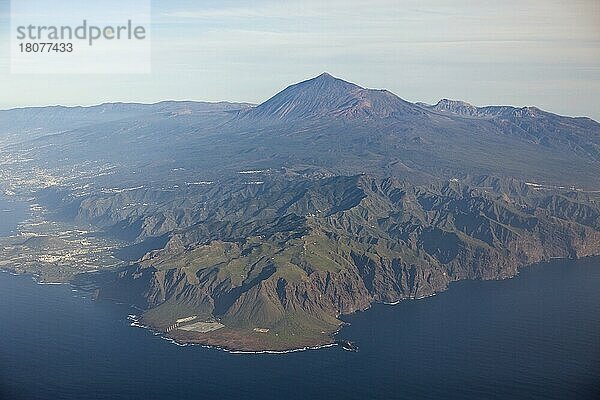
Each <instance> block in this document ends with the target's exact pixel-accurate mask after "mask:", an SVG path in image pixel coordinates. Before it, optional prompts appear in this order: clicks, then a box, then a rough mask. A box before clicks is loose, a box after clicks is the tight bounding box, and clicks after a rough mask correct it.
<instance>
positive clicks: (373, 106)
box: [245, 72, 423, 121]
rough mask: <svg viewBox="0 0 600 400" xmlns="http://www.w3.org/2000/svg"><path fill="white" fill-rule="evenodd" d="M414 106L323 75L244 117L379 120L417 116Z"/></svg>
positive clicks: (381, 91) (275, 97) (288, 89)
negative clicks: (404, 115) (407, 115)
mask: <svg viewBox="0 0 600 400" xmlns="http://www.w3.org/2000/svg"><path fill="white" fill-rule="evenodd" d="M420 113H423V110H422V109H420V108H419V107H418V106H416V105H414V104H411V103H409V102H407V101H405V100H402V99H401V98H399V97H398V96H396V95H395V94H393V93H391V92H389V91H387V90H375V89H365V88H363V87H360V86H358V85H355V84H353V83H350V82H346V81H344V80H342V79H339V78H335V77H333V76H331V75H330V74H328V73H326V72H325V73H323V74H321V75H319V76H317V77H316V78H312V79H309V80H306V81H304V82H300V83H297V84H295V85H291V86H289V87H287V88H286V89H285V90H283V91H281V92H280V93H278V94H276V95H275V96H273V97H272V98H270V99H269V100H267V101H266V102H264V103H262V104H261V105H259V106H258V107H256V108H254V109H253V110H251V111H249V112H248V113H247V114H246V115H245V117H249V118H252V119H275V120H282V121H295V120H307V119H314V118H327V117H332V118H343V117H346V118H357V119H379V118H388V117H394V116H400V115H403V114H409V115H413V114H420Z"/></svg>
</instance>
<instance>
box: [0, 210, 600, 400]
mask: <svg viewBox="0 0 600 400" xmlns="http://www.w3.org/2000/svg"><path fill="white" fill-rule="evenodd" d="M5 221H6V220H4V219H0V222H2V223H4V222H5ZM10 230H11V229H7V231H10ZM131 313H135V310H132V309H131V308H130V307H128V306H127V305H123V304H115V303H111V302H105V301H92V300H91V299H90V298H89V297H87V296H86V295H85V294H84V293H81V292H75V291H73V290H72V288H71V287H70V286H68V285H61V286H56V285H38V284H36V283H35V282H34V281H33V280H32V279H31V278H30V277H26V276H12V275H9V274H6V273H0V399H2V400H4V399H10V400H13V399H14V400H20V399H53V400H54V399H77V400H85V399H145V400H148V399H177V400H184V399H236V400H238V399H260V400H270V399H278V400H279V399H283V400H285V399H302V400H305V399H360V400H364V399H386V400H387V399H436V400H437V399H477V400H482V399H528V400H529V399H557V400H559V399H560V400H563V399H569V400H575V399H593V398H600V258H591V259H583V260H579V261H565V260H555V261H553V262H551V263H547V264H543V265H536V266H533V267H531V268H527V269H525V270H523V271H522V272H521V274H520V275H519V276H518V277H516V278H514V279H509V280H504V281H493V282H479V281H478V282H459V283H456V284H453V285H451V287H450V289H449V290H448V291H446V292H444V293H440V294H438V295H436V296H433V297H430V298H426V299H421V300H415V301H406V302H401V303H400V304H398V305H395V306H386V305H377V306H374V307H373V308H372V309H370V310H368V311H366V312H361V313H357V314H354V315H351V316H348V317H346V321H348V322H349V323H350V324H351V325H349V326H347V327H345V328H344V329H343V330H342V331H341V332H340V334H339V336H340V338H344V339H350V340H352V341H354V342H355V343H356V344H357V345H358V347H359V351H358V352H357V353H353V352H348V351H344V350H342V349H341V348H339V347H331V348H325V349H320V350H310V351H304V352H297V353H289V354H230V353H227V352H224V351H221V350H218V349H208V348H203V347H199V346H186V347H181V346H177V345H175V344H173V343H170V342H169V341H167V340H164V339H162V338H161V337H160V336H155V335H153V334H152V333H151V332H149V331H147V330H144V329H141V328H135V327H131V326H130V321H128V320H127V316H128V314H131Z"/></svg>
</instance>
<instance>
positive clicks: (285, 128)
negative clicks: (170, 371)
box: [0, 73, 600, 351]
mask: <svg viewBox="0 0 600 400" xmlns="http://www.w3.org/2000/svg"><path fill="white" fill-rule="evenodd" d="M599 160H600V124H598V123H597V122H595V121H593V120H591V119H589V118H570V117H564V116H559V115H555V114H552V113H549V112H545V111H542V110H540V109H538V108H535V107H525V108H515V107H509V106H490V107H475V106H472V105H470V104H468V103H465V102H461V101H453V100H446V99H445V100H441V101H440V102H438V103H437V104H435V105H428V104H424V103H411V102H408V101H405V100H403V99H401V98H399V97H398V96H396V95H395V94H393V93H390V92H388V91H385V90H373V89H365V88H362V87H360V86H358V85H356V84H353V83H349V82H346V81H343V80H341V79H338V78H335V77H333V76H331V75H329V74H327V73H324V74H322V75H319V76H318V77H316V78H313V79H310V80H307V81H304V82H301V83H298V84H295V85H292V86H290V87H288V88H286V89H284V90H283V91H281V92H280V93H278V94H276V95H275V96H273V97H272V98H270V99H269V100H267V101H265V102H264V103H262V104H260V105H252V104H245V103H194V102H163V103H158V104H153V105H143V104H104V105H100V106H94V107H77V108H67V107H47V108H34V109H16V110H7V111H0V163H1V164H2V165H3V171H2V172H1V173H0V185H1V187H2V188H3V189H4V190H5V191H6V192H10V193H14V194H15V195H17V196H21V197H23V198H30V199H34V200H35V202H37V203H39V204H40V205H41V206H42V207H44V208H45V209H47V210H48V215H49V217H50V218H52V219H54V220H57V221H63V222H64V221H66V222H68V223H70V224H73V225H74V226H78V227H88V228H93V229H97V230H100V231H101V232H103V234H104V235H106V236H109V237H114V238H116V239H118V240H119V241H120V246H119V247H120V248H118V249H115V254H117V255H120V256H121V258H122V259H123V263H122V264H120V265H119V266H118V267H111V268H102V269H101V270H100V271H99V272H96V273H92V274H90V273H87V274H75V273H73V274H71V275H69V274H67V276H65V279H69V280H71V281H72V282H73V283H75V284H78V285H82V286H89V285H90V284H93V285H94V287H96V288H97V293H96V294H97V296H98V297H99V298H105V299H116V300H119V301H126V302H129V303H132V304H135V305H136V306H138V307H140V308H141V309H143V310H145V311H144V313H143V315H142V316H141V322H140V323H143V324H144V325H146V326H149V327H152V328H153V329H155V330H158V331H160V332H163V334H165V335H168V336H169V337H171V338H173V339H175V340H177V341H180V342H196V343H202V344H209V345H215V346H221V347H227V348H231V349H236V350H240V349H242V350H252V351H255V350H287V349H290V348H297V347H304V346H318V345H323V344H328V343H331V342H333V341H334V340H335V337H334V333H335V332H336V331H337V330H338V329H339V326H340V324H341V323H342V319H341V318H342V316H343V315H344V314H349V313H352V312H355V311H358V310H364V309H367V308H369V307H370V305H371V304H373V303H374V302H386V303H395V302H397V301H401V300H404V299H414V298H420V297H424V296H430V295H432V294H434V293H436V292H438V291H442V290H445V289H446V288H447V287H448V286H449V285H450V284H451V283H452V282H455V281H458V280H462V279H501V278H507V277H511V276H514V275H515V274H516V273H517V272H518V269H519V268H521V267H524V266H527V265H531V264H533V263H537V262H541V261H546V260H549V259H551V258H554V257H584V256H591V255H598V254H600V208H599V206H598V201H599V200H600V178H599V177H600V162H599ZM125 254H126V255H125ZM45 268H46V267H45ZM51 268H52V267H51V266H48V267H47V269H38V270H36V271H34V272H35V273H37V274H39V275H41V276H43V275H44V274H45V273H48V271H49V270H50V269H51ZM24 272H32V271H24ZM191 317H193V320H194V321H200V322H202V323H203V324H205V325H198V326H202V327H205V326H214V327H215V329H214V330H208V331H198V329H195V328H189V326H193V324H194V323H189V324H188V325H185V324H186V323H182V322H178V321H181V320H185V319H186V318H191ZM182 324H184V325H185V326H181V325H182ZM206 324H208V325H206ZM210 324H215V325H210ZM186 327H188V328H189V329H188V328H186ZM184 328H185V329H184Z"/></svg>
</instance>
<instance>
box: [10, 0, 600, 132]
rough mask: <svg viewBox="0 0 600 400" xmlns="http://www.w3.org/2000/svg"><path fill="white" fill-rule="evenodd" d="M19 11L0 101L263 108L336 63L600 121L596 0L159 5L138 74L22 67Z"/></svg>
mask: <svg viewBox="0 0 600 400" xmlns="http://www.w3.org/2000/svg"><path fill="white" fill-rule="evenodd" d="M48 3H50V4H51V3H52V1H51V0H49V1H48ZM9 15H10V1H9V0H0V43H2V44H3V45H2V46H1V47H0V48H1V50H0V108H13V107H24V106H40V105H55V104H62V105H91V104H99V103H103V102H116V101H135V102H146V103H147V102H158V101H162V100H198V101H243V102H253V103H260V102H262V101H264V100H266V99H268V98H269V97H271V96H272V95H274V94H275V93H276V92H278V91H280V90H281V89H283V88H285V87H286V86H288V85H290V84H292V83H295V82H298V81H302V80H305V79H308V78H310V77H313V76H316V75H318V74H320V73H322V72H324V71H327V72H329V73H331V74H332V75H334V76H337V77H340V78H343V79H345V80H348V81H351V82H355V83H357V84H359V85H361V86H364V87H371V88H386V89H388V90H390V91H392V92H394V93H395V94H397V95H398V96H400V97H402V98H404V99H406V100H409V101H423V102H427V103H436V102H437V101H438V100H439V99H441V98H450V99H459V100H464V101H467V102H469V103H471V104H474V105H478V106H483V105H497V104H502V105H514V106H528V105H534V106H538V107H540V108H542V109H544V110H548V111H551V112H555V113H558V114H563V115H571V116H589V117H592V118H594V119H596V120H599V121H600V1H598V0H564V1H558V0H519V1H516V0H503V1H498V0H494V1H488V0H479V1H467V0H455V1H452V2H450V1H447V0H369V1H364V0H360V1H354V0H345V1H341V0H327V1H323V0H304V1H285V2H284V1H271V0H254V1H232V0H219V1H213V0H210V1H197V0H196V1H187V0H171V1H168V2H167V1H153V2H152V66H151V67H152V72H151V73H149V74H138V75H136V74H105V75H103V74H94V75H89V74H68V75H56V74H52V75H50V74H35V75H33V74H32V75H22V74H11V73H10V60H9V51H8V49H7V48H8V46H7V45H4V44H5V43H6V42H8V40H9V36H8V35H9V28H8V26H9Z"/></svg>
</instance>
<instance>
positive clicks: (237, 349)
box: [0, 255, 600, 354]
mask: <svg viewBox="0 0 600 400" xmlns="http://www.w3.org/2000/svg"><path fill="white" fill-rule="evenodd" d="M587 258H600V256H597V255H596V256H585V257H579V258H577V260H582V259H587ZM570 259H571V258H568V257H561V258H552V259H549V260H544V261H540V262H537V263H532V264H528V265H523V266H521V267H519V268H517V270H516V272H515V274H513V275H511V276H502V277H498V278H497V279H485V281H503V280H508V279H513V278H516V277H518V276H519V273H520V271H521V270H522V269H526V268H527V269H528V268H531V267H534V266H536V265H544V264H547V263H550V262H553V261H560V260H570ZM0 273H6V274H9V275H12V276H27V275H29V276H30V277H31V279H32V280H33V281H34V282H35V284H37V285H47V286H63V285H69V286H70V287H71V288H72V289H73V291H77V292H85V290H82V289H81V288H80V287H78V286H76V285H74V284H73V283H72V282H43V281H40V280H39V277H38V276H35V275H32V274H19V273H15V272H14V271H11V270H7V269H0ZM460 281H464V280H458V281H453V282H450V284H449V285H448V286H447V287H446V288H445V289H444V290H441V291H437V292H434V293H431V294H429V295H424V296H420V297H411V298H406V299H400V300H398V301H395V302H383V301H374V302H372V303H371V304H370V305H369V307H367V308H365V309H363V310H357V311H355V312H353V313H349V314H344V315H340V316H338V317H343V316H346V315H352V314H355V313H357V312H359V311H361V312H365V311H367V310H369V309H371V308H372V306H374V305H376V304H381V305H386V306H396V305H398V304H399V303H401V302H403V301H407V300H423V299H427V298H430V297H433V296H436V294H437V293H442V292H445V291H447V290H449V289H450V286H451V284H452V283H456V282H460ZM94 300H96V299H94ZM107 300H108V301H111V302H114V303H115V304H125V303H122V302H117V301H115V300H110V299H107ZM128 306H129V307H130V308H132V309H135V310H137V311H140V312H143V311H144V310H141V309H139V308H138V307H135V306H133V305H131V304H129V305H128ZM126 319H127V321H129V322H130V323H129V326H130V327H135V328H141V329H145V330H148V331H149V332H151V333H152V334H153V335H154V336H159V337H160V338H161V339H163V340H166V341H168V342H170V343H172V344H174V345H176V346H179V347H187V346H198V347H202V348H206V349H216V350H220V351H224V352H227V353H230V354H288V353H296V352H301V351H309V350H319V349H324V348H329V347H336V346H340V347H341V343H342V342H344V340H336V339H335V336H336V335H338V334H339V333H340V331H341V330H342V328H343V327H344V326H347V325H349V323H347V322H345V321H343V320H342V323H341V324H340V326H339V327H338V328H337V329H336V330H335V331H332V332H329V333H328V336H327V340H326V341H323V342H322V343H315V344H314V345H312V344H311V345H305V346H302V345H300V346H298V347H293V346H292V347H290V348H281V349H279V348H272V349H269V348H267V347H268V346H259V347H258V348H256V349H253V348H252V347H251V346H250V345H249V346H248V347H247V348H246V347H245V346H230V345H227V344H220V343H219V342H227V340H225V338H224V337H223V335H222V332H221V338H219V334H215V333H213V334H211V335H207V336H206V337H205V339H204V340H203V339H199V338H189V339H182V338H177V337H173V336H171V335H169V334H166V333H165V332H163V331H162V330H160V329H157V328H154V327H152V326H150V325H146V324H143V323H142V322H141V319H142V317H141V316H140V315H137V314H128V315H127V316H126ZM184 335H185V334H183V333H182V336H184ZM239 337H240V336H238V338H239ZM241 337H243V336H241ZM238 342H239V341H238ZM248 343H251V341H250V340H249V341H248Z"/></svg>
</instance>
